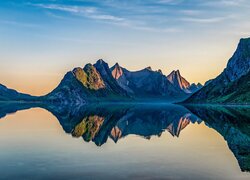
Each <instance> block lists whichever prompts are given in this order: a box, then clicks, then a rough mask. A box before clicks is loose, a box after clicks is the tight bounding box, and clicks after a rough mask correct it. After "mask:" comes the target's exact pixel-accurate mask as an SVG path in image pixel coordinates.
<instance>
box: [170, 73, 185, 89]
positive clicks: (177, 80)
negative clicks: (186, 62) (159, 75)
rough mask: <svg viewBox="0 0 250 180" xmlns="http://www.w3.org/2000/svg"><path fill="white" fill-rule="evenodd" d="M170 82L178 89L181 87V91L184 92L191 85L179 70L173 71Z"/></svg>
mask: <svg viewBox="0 0 250 180" xmlns="http://www.w3.org/2000/svg"><path fill="white" fill-rule="evenodd" d="M167 78H168V80H169V81H170V82H171V83H172V84H173V85H174V86H176V87H179V88H180V89H182V90H184V89H187V88H188V87H189V86H190V83H189V82H188V81H187V80H186V79H185V78H183V77H182V76H181V73H180V71H179V70H176V71H175V70H173V71H172V72H171V73H170V74H169V75H168V76H167Z"/></svg>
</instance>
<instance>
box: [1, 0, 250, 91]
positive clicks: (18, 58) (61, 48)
mask: <svg viewBox="0 0 250 180" xmlns="http://www.w3.org/2000/svg"><path fill="white" fill-rule="evenodd" d="M249 17H250V1H248V0H210V1H209V0H29V1H26V0H12V1H9V0H2V1H0V83H2V84H4V85H6V86H8V87H10V88H14V89H16V90H18V91H21V92H25V93H29V94H32V95H44V94H47V93H48V92H50V91H51V90H52V89H54V88H55V87H56V86H57V85H58V84H59V82H60V80H61V79H62V78H63V76H64V74H65V73H66V72H67V71H70V70H72V69H73V68H74V67H83V66H84V65H85V64H87V63H95V62H96V60H98V59H104V60H105V61H106V62H107V63H108V64H109V65H110V66H113V65H114V64H115V63H116V62H118V63H119V64H120V65H121V66H123V67H126V68H127V69H129V70H132V71H135V70H140V69H143V68H145V67H148V66H151V67H152V69H153V70H158V69H161V70H162V71H163V73H164V74H166V75H168V74H169V73H170V72H171V71H172V70H177V69H179V70H180V72H181V75H182V76H183V77H185V78H186V79H187V80H188V81H189V82H191V83H192V82H195V83H198V82H201V83H205V82H206V81H207V80H209V79H212V78H214V77H216V76H217V75H218V74H220V72H222V71H223V69H224V68H225V66H226V64H227V61H228V59H229V58H230V57H231V56H232V54H233V52H234V51H235V49H236V47H237V44H238V42H239V40H240V38H246V37H250V21H249Z"/></svg>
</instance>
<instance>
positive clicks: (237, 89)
mask: <svg viewBox="0 0 250 180" xmlns="http://www.w3.org/2000/svg"><path fill="white" fill-rule="evenodd" d="M249 72H250V38H245V39H241V40H240V42H239V44H238V46H237V48H236V51H235V52H234V54H233V55H232V57H231V58H230V59H229V61H228V63H227V66H226V68H225V69H224V70H223V72H222V73H221V74H220V75H219V76H217V77H216V78H215V79H212V80H209V81H207V82H206V83H205V86H204V87H203V88H201V89H200V90H199V91H197V92H196V93H194V94H193V95H192V96H191V97H189V98H188V99H187V100H185V101H184V102H183V103H238V104H246V103H250V92H249V89H250V75H249Z"/></svg>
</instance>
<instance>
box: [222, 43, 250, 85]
mask: <svg viewBox="0 0 250 180" xmlns="http://www.w3.org/2000/svg"><path fill="white" fill-rule="evenodd" d="M249 71H250V38H242V39H240V42H239V43H238V46H237V49H236V51H235V52H234V54H233V56H232V57H231V58H230V59H229V61H228V63H227V67H226V68H225V69H224V71H223V76H224V77H226V78H225V79H224V83H228V82H231V81H235V80H237V79H239V78H240V77H241V76H243V75H246V74H247V73H248V72H249Z"/></svg>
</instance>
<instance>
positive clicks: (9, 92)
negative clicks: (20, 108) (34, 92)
mask: <svg viewBox="0 0 250 180" xmlns="http://www.w3.org/2000/svg"><path fill="white" fill-rule="evenodd" d="M36 99H37V97H33V96H30V95H28V94H23V93H19V92H17V91H16V90H13V89H9V88H7V87H6V86H4V85H2V84H0V101H33V100H36Z"/></svg>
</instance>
